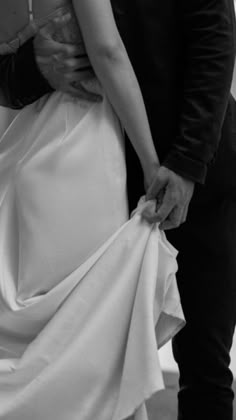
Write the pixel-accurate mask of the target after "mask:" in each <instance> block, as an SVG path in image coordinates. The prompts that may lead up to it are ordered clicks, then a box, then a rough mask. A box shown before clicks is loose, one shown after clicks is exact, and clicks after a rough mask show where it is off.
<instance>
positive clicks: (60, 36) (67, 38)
mask: <svg viewBox="0 0 236 420" xmlns="http://www.w3.org/2000/svg"><path fill="white" fill-rule="evenodd" d="M27 1H28V22H27V24H25V25H23V27H22V29H20V30H19V31H17V33H14V28H13V29H12V37H11V38H10V39H6V41H5V42H2V43H1V44H0V54H8V53H12V52H15V51H16V50H17V49H18V48H19V47H20V46H21V45H22V44H24V43H25V42H26V41H27V40H28V39H30V38H31V37H33V36H34V35H35V33H36V32H37V31H38V29H39V28H42V27H43V26H44V25H46V24H47V23H48V22H50V21H51V20H52V19H54V18H56V17H60V16H63V15H65V14H68V13H69V14H70V20H69V22H68V23H67V24H66V25H65V26H64V27H62V28H60V29H57V30H56V31H55V32H54V33H53V39H55V40H56V41H59V42H68V43H77V42H78V43H79V42H81V40H82V36H81V31H80V29H79V25H78V22H77V19H76V16H75V13H74V10H73V6H72V3H71V1H70V0H46V1H45V5H46V7H45V8H43V7H42V8H41V9H40V7H39V8H38V9H37V13H35V11H34V2H33V0H27ZM35 1H36V0H35ZM39 4H40V6H41V5H42V6H43V1H42V0H41V2H40V3H39V2H37V6H38V5H39Z"/></svg>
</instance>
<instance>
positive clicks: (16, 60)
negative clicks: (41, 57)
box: [0, 39, 53, 109]
mask: <svg viewBox="0 0 236 420" xmlns="http://www.w3.org/2000/svg"><path fill="white" fill-rule="evenodd" d="M52 90H53V89H52V88H51V87H50V85H49V84H48V83H47V81H46V80H45V79H44V77H43V76H41V74H40V72H39V70H38V67H37V64H36V61H35V57H34V48H33V42H32V39H31V40H29V41H28V42H26V43H25V44H23V45H22V47H20V49H19V50H18V51H17V52H16V53H12V54H8V55H1V56H0V97H3V98H4V104H5V106H8V107H9V108H15V109H20V108H23V107H24V106H25V105H28V104H30V103H32V102H34V101H36V100H37V99H39V98H40V97H41V96H43V95H44V94H46V93H49V92H52Z"/></svg>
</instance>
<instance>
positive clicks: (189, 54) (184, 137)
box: [163, 0, 235, 183]
mask: <svg viewBox="0 0 236 420" xmlns="http://www.w3.org/2000/svg"><path fill="white" fill-rule="evenodd" d="M179 7H181V11H180V16H182V22H181V24H182V28H183V29H182V30H183V42H184V50H183V57H184V72H185V73H184V83H183V90H184V91H183V101H182V103H181V106H180V124H179V129H178V135H177V137H176V139H175V141H174V143H173V146H172V148H171V150H170V152H169V154H168V155H167V157H166V159H165V161H164V162H163V164H164V165H165V166H166V167H168V168H170V169H172V170H173V171H175V172H176V173H179V174H180V175H182V176H184V177H186V178H189V179H191V180H193V181H196V182H200V183H204V181H205V178H206V173H207V167H208V165H209V164H210V163H211V162H212V161H213V159H214V156H215V154H216V151H217V147H218V144H219V140H220V137H221V129H222V125H223V120H224V116H225V113H226V108H227V104H228V100H229V95H230V87H231V82H232V74H233V67H234V59H235V15H234V6H233V0H181V1H180V2H179Z"/></svg>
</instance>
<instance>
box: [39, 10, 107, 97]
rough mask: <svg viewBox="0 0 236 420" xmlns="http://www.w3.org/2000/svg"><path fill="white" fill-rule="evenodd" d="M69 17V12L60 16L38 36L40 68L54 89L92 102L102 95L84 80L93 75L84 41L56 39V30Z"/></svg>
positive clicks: (66, 21)
mask: <svg viewBox="0 0 236 420" xmlns="http://www.w3.org/2000/svg"><path fill="white" fill-rule="evenodd" d="M70 19H71V16H70V14H69V13H68V14H66V15H64V16H60V17H57V18H55V19H54V20H52V21H51V22H49V23H48V24H46V25H45V26H44V27H42V28H41V29H40V30H39V32H38V33H37V35H36V36H35V38H34V49H35V57H36V62H37V64H38V67H39V70H40V72H41V74H42V75H43V77H44V78H45V79H46V80H47V82H48V83H49V85H50V86H51V87H52V88H53V89H55V90H60V91H62V92H66V93H69V94H71V95H72V96H75V97H79V98H80V99H84V100H88V101H91V102H97V101H101V99H102V98H101V96H100V95H97V94H96V93H93V92H90V91H88V90H86V88H85V87H84V86H83V84H82V82H84V81H86V80H89V79H91V78H93V77H94V72H93V70H92V68H91V65H90V62H89V59H88V57H87V54H86V52H85V49H84V45H83V43H82V42H81V43H80V44H78V45H73V44H62V43H60V42H56V41H55V40H54V39H53V34H54V33H55V32H56V31H58V29H62V28H63V27H64V26H65V25H67V24H68V22H69V21H70Z"/></svg>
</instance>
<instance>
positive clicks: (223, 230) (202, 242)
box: [167, 188, 236, 420]
mask: <svg viewBox="0 0 236 420" xmlns="http://www.w3.org/2000/svg"><path fill="white" fill-rule="evenodd" d="M167 236H168V239H169V240H170V242H171V243H172V244H173V245H174V246H175V247H176V248H177V249H178V250H179V255H178V264H179V270H178V273H177V280H178V286H179V291H180V296H181V302H182V306H183V310H184V314H185V317H186V321H187V324H186V326H185V327H184V329H183V330H182V331H180V333H179V334H177V336H176V337H175V338H174V340H173V353H174V357H175V360H176V362H177V363H178V366H179V371H180V391H179V394H178V401H179V410H178V411H179V416H178V420H199V419H201V420H211V419H212V420H232V419H233V397H234V395H233V391H232V388H231V386H232V381H233V377H232V373H231V371H230V370H229V364H230V356H229V353H230V349H231V346H232V339H233V334H234V328H235V322H236V197H233V196H230V195H229V194H223V193H221V192H219V193H216V192H215V193H214V194H212V190H211V189H209V190H208V188H205V189H204V190H202V191H201V188H200V191H196V192H195V196H194V199H193V202H192V204H191V206H190V210H189V216H188V221H187V222H186V223H185V224H184V225H183V226H182V227H180V228H178V229H176V230H172V231H169V232H168V234H167Z"/></svg>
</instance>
